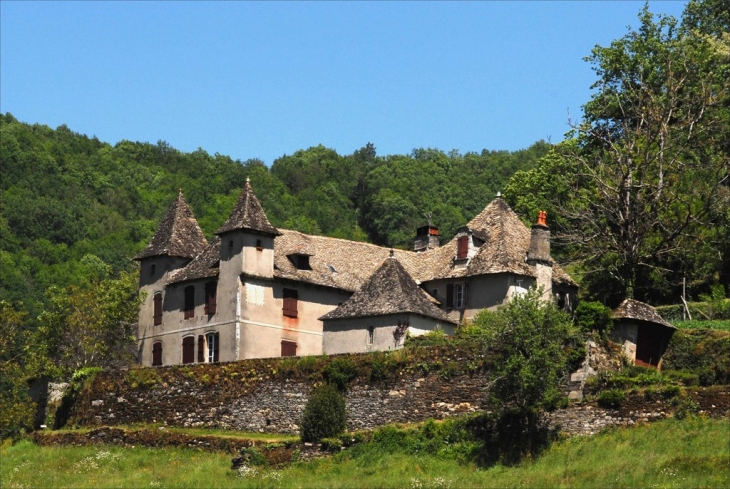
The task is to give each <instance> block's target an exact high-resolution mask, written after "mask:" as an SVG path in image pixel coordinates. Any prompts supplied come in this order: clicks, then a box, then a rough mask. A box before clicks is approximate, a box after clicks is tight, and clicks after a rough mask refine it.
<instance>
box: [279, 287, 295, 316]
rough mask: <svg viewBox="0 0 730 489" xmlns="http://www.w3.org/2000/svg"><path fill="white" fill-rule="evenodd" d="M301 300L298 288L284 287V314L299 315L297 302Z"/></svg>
mask: <svg viewBox="0 0 730 489" xmlns="http://www.w3.org/2000/svg"><path fill="white" fill-rule="evenodd" d="M298 301H299V291H297V290H296V289H284V307H283V310H282V313H283V314H284V316H287V317H290V318H295V317H297V314H298V311H297V302H298Z"/></svg>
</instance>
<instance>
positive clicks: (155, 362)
mask: <svg viewBox="0 0 730 489" xmlns="http://www.w3.org/2000/svg"><path fill="white" fill-rule="evenodd" d="M160 365H162V342H161V341H156V342H154V343H153V344H152V366H153V367H157V366H160Z"/></svg>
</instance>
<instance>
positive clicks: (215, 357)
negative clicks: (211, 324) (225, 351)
mask: <svg viewBox="0 0 730 489" xmlns="http://www.w3.org/2000/svg"><path fill="white" fill-rule="evenodd" d="M219 340H220V334H218V333H215V334H214V335H213V362H215V363H218V361H219V359H220V356H219V355H218V351H219V349H218V345H219V344H220V342H219Z"/></svg>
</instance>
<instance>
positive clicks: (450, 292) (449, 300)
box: [446, 284, 454, 308]
mask: <svg viewBox="0 0 730 489" xmlns="http://www.w3.org/2000/svg"><path fill="white" fill-rule="evenodd" d="M446 307H449V308H453V307H454V284H447V285H446Z"/></svg>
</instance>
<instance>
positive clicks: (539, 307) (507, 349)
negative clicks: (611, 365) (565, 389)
mask: <svg viewBox="0 0 730 489" xmlns="http://www.w3.org/2000/svg"><path fill="white" fill-rule="evenodd" d="M474 325H476V326H478V327H480V328H482V329H484V330H485V334H486V336H487V337H488V338H489V343H490V344H491V345H492V346H491V349H492V350H493V351H494V353H495V355H496V359H495V362H494V364H495V367H494V368H495V370H494V377H495V380H494V386H493V387H492V389H491V391H490V395H491V396H492V398H493V400H494V401H496V402H497V403H498V405H508V406H512V407H513V408H515V409H517V410H518V411H525V412H526V411H530V410H534V409H539V408H544V407H549V406H552V405H554V404H555V403H556V402H557V401H558V399H559V398H560V397H561V394H560V389H559V384H560V381H561V379H562V377H563V375H564V373H565V369H566V351H565V349H564V348H563V346H564V344H565V343H566V342H567V341H568V340H569V338H571V337H572V336H573V335H574V332H573V328H572V321H571V318H570V316H568V315H567V314H566V313H565V312H563V311H561V310H559V309H558V308H557V306H556V305H555V304H554V303H552V302H544V301H542V300H540V291H539V290H536V289H534V288H533V289H531V290H530V291H528V293H527V294H525V295H523V296H517V297H514V298H513V299H512V300H511V301H509V302H507V303H506V304H505V305H503V306H502V307H501V308H500V309H499V310H497V311H496V312H491V311H487V310H485V311H482V312H480V313H479V314H478V315H477V316H476V317H475V318H474Z"/></svg>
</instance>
